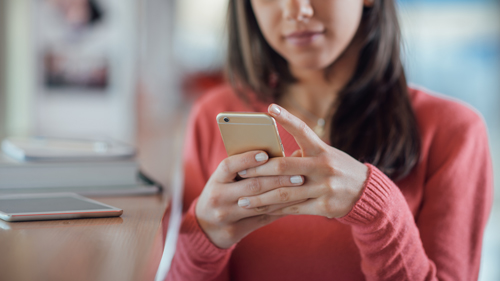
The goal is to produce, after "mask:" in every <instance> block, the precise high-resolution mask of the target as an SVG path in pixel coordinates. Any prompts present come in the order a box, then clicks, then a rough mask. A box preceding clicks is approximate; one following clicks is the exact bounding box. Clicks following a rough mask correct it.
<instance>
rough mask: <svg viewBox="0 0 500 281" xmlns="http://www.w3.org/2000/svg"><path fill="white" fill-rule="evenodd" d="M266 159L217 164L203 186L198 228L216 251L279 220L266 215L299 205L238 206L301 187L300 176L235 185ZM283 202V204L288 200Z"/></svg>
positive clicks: (246, 156) (255, 154) (252, 155)
mask: <svg viewBox="0 0 500 281" xmlns="http://www.w3.org/2000/svg"><path fill="white" fill-rule="evenodd" d="M268 159H269V157H268V155H267V154H266V153H265V152H263V151H250V152H246V153H242V154H238V155H233V156H230V157H228V158H226V159H224V160H223V161H222V162H221V163H220V164H219V166H218V167H217V169H216V170H215V172H214V173H213V174H212V176H211V177H210V179H209V180H208V182H207V184H206V185H205V188H204V189H203V192H202V193H201V195H200V197H199V199H198V203H197V204H196V209H195V212H196V217H197V219H198V222H199V224H200V226H201V228H202V229H203V231H204V232H205V234H206V235H207V236H208V238H209V239H210V241H212V243H214V244H215V245H216V246H217V247H219V248H223V249H226V248H229V247H231V246H232V245H233V244H235V243H237V242H239V241H240V240H241V239H242V238H243V237H245V236H246V235H248V234H249V233H251V232H252V231H254V230H256V229H258V228H260V227H262V226H264V225H266V224H269V223H271V222H273V221H275V220H277V219H279V218H280V217H281V216H269V215H267V213H270V212H273V211H276V210H279V209H281V208H284V207H287V206H290V205H293V204H297V203H298V202H288V203H286V204H276V205H271V206H263V207H260V208H253V209H245V208H241V207H239V206H238V204H240V206H244V203H245V202H244V201H243V202H242V201H241V200H240V201H239V202H238V199H239V198H241V197H245V196H251V195H258V194H261V193H265V192H267V191H270V190H273V189H276V188H279V187H286V186H299V185H302V184H303V183H304V178H303V177H302V176H300V175H297V176H266V177H257V178H247V179H243V180H240V181H236V176H237V175H238V173H242V172H243V173H244V171H246V170H247V169H249V168H253V167H257V166H260V165H263V164H265V163H266V162H267V160H268ZM283 199H284V201H286V199H287V198H283Z"/></svg>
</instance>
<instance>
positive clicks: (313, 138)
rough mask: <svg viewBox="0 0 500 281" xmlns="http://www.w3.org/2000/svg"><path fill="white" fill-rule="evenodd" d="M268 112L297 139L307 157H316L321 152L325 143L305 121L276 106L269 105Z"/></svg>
mask: <svg viewBox="0 0 500 281" xmlns="http://www.w3.org/2000/svg"><path fill="white" fill-rule="evenodd" d="M268 112H269V114H271V115H272V116H273V117H274V118H275V119H276V121H277V122H278V123H280V125H281V126H283V128H284V129H285V130H286V131H287V132H289V133H290V134H291V135H292V136H293V137H294V138H295V141H296V142H297V144H298V145H299V146H300V148H301V149H302V150H303V151H304V154H305V155H315V154H316V153H317V152H319V150H320V146H321V144H322V143H323V141H322V140H321V139H320V138H319V137H318V136H317V135H316V134H315V133H314V132H313V130H311V128H309V126H307V124H306V123H305V122H304V121H302V120H300V119H299V118H297V117H296V116H294V115H293V114H291V113H290V112H288V111H287V110H286V109H284V108H283V107H281V106H279V105H276V104H271V105H269V108H268Z"/></svg>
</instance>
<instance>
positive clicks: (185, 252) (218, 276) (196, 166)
mask: <svg viewBox="0 0 500 281" xmlns="http://www.w3.org/2000/svg"><path fill="white" fill-rule="evenodd" d="M214 120H215V118H209V116H206V114H204V113H203V107H202V106H200V103H198V104H196V105H195V106H194V107H193V109H192V110H191V116H190V120H189V122H188V129H187V135H186V143H185V145H184V157H183V160H184V200H183V206H184V216H183V220H182V223H181V228H180V233H179V238H178V240H177V247H176V250H175V254H174V257H173V259H172V263H171V266H170V270H169V272H168V275H167V278H166V280H175V281H179V280H189V281H196V280H203V281H205V280H216V281H225V280H229V272H228V261H229V258H230V256H231V252H232V249H233V248H230V249H219V248H217V247H216V246H215V245H214V244H213V243H212V242H211V241H210V240H209V239H208V237H207V236H206V234H205V233H204V232H203V230H202V229H201V228H200V226H199V224H198V220H197V218H196V214H195V207H196V202H197V201H198V196H199V195H200V193H201V191H202V190H203V188H204V186H205V184H206V182H207V181H208V179H209V177H210V175H209V172H208V171H207V168H206V167H207V166H208V165H207V161H208V160H207V159H208V158H210V154H209V149H208V146H209V144H210V139H211V138H212V134H213V132H214V129H216V128H213V127H214V126H213V125H212V124H211V123H215V122H214Z"/></svg>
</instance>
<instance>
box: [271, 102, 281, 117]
mask: <svg viewBox="0 0 500 281" xmlns="http://www.w3.org/2000/svg"><path fill="white" fill-rule="evenodd" d="M271 112H272V113H274V114H275V115H280V113H281V109H280V108H279V107H278V106H277V105H275V104H273V105H271Z"/></svg>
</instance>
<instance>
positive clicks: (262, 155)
mask: <svg viewBox="0 0 500 281" xmlns="http://www.w3.org/2000/svg"><path fill="white" fill-rule="evenodd" d="M268 158H269V157H268V156H267V154H266V153H264V152H261V153H259V154H257V155H255V160H257V161H258V162H261V161H265V160H267V159H268Z"/></svg>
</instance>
